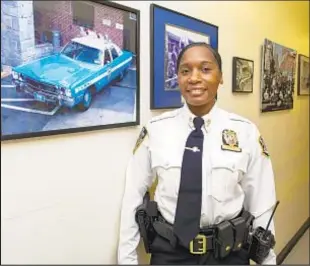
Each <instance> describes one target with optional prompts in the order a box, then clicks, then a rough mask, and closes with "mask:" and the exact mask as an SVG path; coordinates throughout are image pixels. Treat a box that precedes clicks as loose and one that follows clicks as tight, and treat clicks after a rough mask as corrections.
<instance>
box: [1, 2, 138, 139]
mask: <svg viewBox="0 0 310 266" xmlns="http://www.w3.org/2000/svg"><path fill="white" fill-rule="evenodd" d="M1 8H3V9H5V8H7V9H8V10H10V12H7V13H5V14H3V16H2V17H1V23H2V26H1V44H2V45H1V141H3V140H13V139H23V138H33V137H41V136H51V135H58V134H67V133H77V132H85V131H93V130H103V129H112V128H120V127H129V126H136V125H139V124H140V104H139V102H140V100H139V99H140V78H139V75H140V45H139V44H140V11H139V10H137V9H134V8H131V7H127V6H124V5H121V4H118V3H114V2H110V1H100V0H86V1H74V0H71V1H56V2H52V1H3V0H1ZM13 16H15V18H13ZM13 20H14V23H15V24H16V23H17V25H15V24H14V23H13V24H14V25H15V28H16V29H18V30H16V29H15V28H14V29H13V28H12V27H11V26H9V25H8V23H9V24H10V25H13V24H12V21H13ZM16 40H18V43H17V44H16V43H14V42H16Z"/></svg>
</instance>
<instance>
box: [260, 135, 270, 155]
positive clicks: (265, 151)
mask: <svg viewBox="0 0 310 266" xmlns="http://www.w3.org/2000/svg"><path fill="white" fill-rule="evenodd" d="M258 141H259V144H260V146H261V148H262V154H263V155H265V156H266V157H269V152H268V150H267V146H266V143H265V141H264V139H263V137H262V136H259V139H258Z"/></svg>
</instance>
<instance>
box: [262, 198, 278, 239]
mask: <svg viewBox="0 0 310 266" xmlns="http://www.w3.org/2000/svg"><path fill="white" fill-rule="evenodd" d="M279 203H280V201H277V202H276V205H275V207H274V209H273V211H272V214H271V216H270V218H269V221H268V224H267V227H266V231H265V236H266V234H267V231H268V228H269V226H270V223H271V220H272V218H273V216H274V214H275V212H276V209H277V207H278V205H279Z"/></svg>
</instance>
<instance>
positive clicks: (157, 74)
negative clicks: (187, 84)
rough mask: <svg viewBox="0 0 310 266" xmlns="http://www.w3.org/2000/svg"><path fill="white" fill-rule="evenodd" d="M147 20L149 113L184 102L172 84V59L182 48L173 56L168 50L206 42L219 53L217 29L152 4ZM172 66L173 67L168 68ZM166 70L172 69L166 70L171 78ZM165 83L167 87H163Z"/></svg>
mask: <svg viewBox="0 0 310 266" xmlns="http://www.w3.org/2000/svg"><path fill="white" fill-rule="evenodd" d="M150 18H151V24H150V51H151V60H150V61H151V62H150V88H151V93H150V108H151V110H160V109H174V108H179V107H181V106H183V104H184V103H183V101H182V98H181V93H180V91H179V89H178V88H177V85H176V84H175V83H176V71H175V68H176V67H175V61H176V60H175V59H176V57H177V54H179V52H180V50H181V49H178V52H175V53H174V51H172V52H169V50H171V49H172V48H173V49H176V48H174V47H176V42H177V41H178V40H179V47H182V48H184V46H186V43H190V42H196V41H205V40H207V39H208V41H206V42H208V43H209V44H210V45H211V46H212V48H214V49H215V50H218V31H219V27H218V26H216V25H214V24H211V23H209V22H206V21H203V20H200V19H197V18H194V17H191V16H189V15H186V14H183V13H180V12H177V11H174V10H171V9H168V8H166V7H162V6H159V5H157V4H151V6H150ZM169 38H170V39H169ZM173 39H175V40H173ZM177 39H178V40H177ZM166 40H167V41H166ZM170 40H173V41H170ZM173 42H174V43H173ZM172 46H173V47H172ZM171 47H172V48H171ZM176 50H177V49H176ZM169 53H170V54H169ZM174 54H175V56H174ZM171 58H173V59H171ZM171 63H173V67H170V65H171ZM168 64H169V67H168ZM168 69H170V70H171V71H169V73H171V75H172V77H171V78H170V74H168V71H165V70H168ZM165 77H167V78H165ZM167 83H168V84H169V83H170V84H169V85H167V86H166V85H165V84H167Z"/></svg>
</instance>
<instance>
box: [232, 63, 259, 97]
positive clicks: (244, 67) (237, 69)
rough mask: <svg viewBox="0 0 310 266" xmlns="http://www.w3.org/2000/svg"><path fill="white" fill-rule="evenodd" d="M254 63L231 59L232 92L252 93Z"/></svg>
mask: <svg viewBox="0 0 310 266" xmlns="http://www.w3.org/2000/svg"><path fill="white" fill-rule="evenodd" d="M253 74H254V61H253V60H249V59H245V58H240V57H233V75H232V78H233V80H232V86H233V87H232V91H233V92H245V93H249V92H253Z"/></svg>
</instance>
